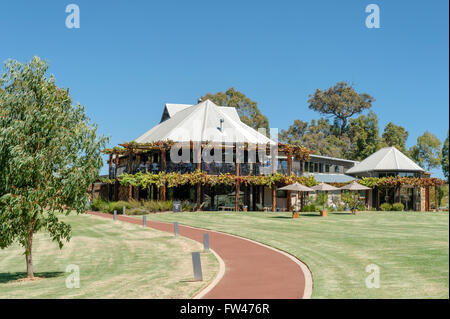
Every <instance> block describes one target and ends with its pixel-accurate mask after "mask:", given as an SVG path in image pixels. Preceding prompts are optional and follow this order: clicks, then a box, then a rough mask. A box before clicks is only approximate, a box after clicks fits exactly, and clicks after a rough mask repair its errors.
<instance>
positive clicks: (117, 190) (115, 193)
mask: <svg viewBox="0 0 450 319" xmlns="http://www.w3.org/2000/svg"><path fill="white" fill-rule="evenodd" d="M118 167H119V154H116V167H114V178H115V181H114V200H119V187H120V185H119V183H118V181H117V168H118Z"/></svg>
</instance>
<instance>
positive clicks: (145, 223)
mask: <svg viewBox="0 0 450 319" xmlns="http://www.w3.org/2000/svg"><path fill="white" fill-rule="evenodd" d="M142 226H144V227H145V226H147V216H145V215H144V216H142Z"/></svg>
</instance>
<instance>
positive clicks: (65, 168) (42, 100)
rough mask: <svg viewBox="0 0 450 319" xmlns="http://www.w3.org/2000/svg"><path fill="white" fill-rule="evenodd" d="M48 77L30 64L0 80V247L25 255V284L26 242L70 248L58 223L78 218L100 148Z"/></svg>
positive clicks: (8, 70)
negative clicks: (39, 235)
mask: <svg viewBox="0 0 450 319" xmlns="http://www.w3.org/2000/svg"><path fill="white" fill-rule="evenodd" d="M47 69H48V66H47V64H46V63H45V62H43V61H42V60H40V59H39V58H37V57H34V58H33V59H32V60H31V61H30V62H29V63H27V64H21V63H19V62H17V61H13V60H10V61H8V62H7V63H6V64H5V72H4V73H3V74H2V76H1V79H0V87H1V88H2V90H0V141H1V143H0V247H1V248H2V249H3V248H5V247H8V246H9V245H11V244H13V243H14V242H18V243H19V244H20V245H21V246H22V247H24V250H25V259H26V266H27V276H28V277H29V278H33V277H34V271H33V259H32V248H33V234H34V233H36V232H37V231H47V232H48V233H49V234H50V237H51V238H52V240H54V241H56V242H57V243H58V245H59V247H60V248H62V246H63V241H68V240H70V236H71V227H70V225H68V224H66V223H64V222H62V221H60V220H59V218H58V217H59V215H61V214H65V215H67V214H69V212H70V211H71V210H75V211H76V212H77V213H83V212H85V210H86V208H87V205H88V200H89V195H88V188H89V186H90V185H91V183H92V182H94V180H95V179H96V177H97V176H98V172H99V169H100V168H101V166H102V158H101V153H100V150H101V149H102V148H103V147H104V146H105V143H106V142H107V139H106V138H104V137H103V136H98V135H97V132H96V131H97V127H96V125H94V124H91V123H90V121H89V119H88V118H87V117H86V114H85V111H84V108H83V107H82V106H81V105H79V104H77V105H72V101H71V98H70V96H69V91H68V90H64V89H61V88H59V87H57V86H56V84H55V79H54V77H53V76H50V77H46V73H47Z"/></svg>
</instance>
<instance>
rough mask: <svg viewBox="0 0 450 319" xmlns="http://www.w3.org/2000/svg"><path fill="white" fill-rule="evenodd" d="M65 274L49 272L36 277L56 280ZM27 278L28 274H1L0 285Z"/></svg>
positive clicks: (38, 274)
mask: <svg viewBox="0 0 450 319" xmlns="http://www.w3.org/2000/svg"><path fill="white" fill-rule="evenodd" d="M63 274H64V272H62V271H47V272H35V273H34V276H35V277H39V278H55V277H60V276H62V275H63ZM26 277H27V273H26V272H7V273H4V272H3V273H0V284H4V283H7V282H11V281H15V280H19V279H24V278H26Z"/></svg>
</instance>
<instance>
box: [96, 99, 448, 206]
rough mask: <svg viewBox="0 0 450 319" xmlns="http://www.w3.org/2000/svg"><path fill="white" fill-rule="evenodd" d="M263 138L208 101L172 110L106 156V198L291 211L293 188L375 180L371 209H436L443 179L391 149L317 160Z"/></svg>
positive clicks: (230, 111)
mask: <svg viewBox="0 0 450 319" xmlns="http://www.w3.org/2000/svg"><path fill="white" fill-rule="evenodd" d="M264 133H265V132H260V131H257V130H255V129H253V128H251V127H249V126H248V125H246V124H245V123H243V122H242V121H241V120H240V118H239V115H238V113H237V111H236V109H235V108H233V107H224V106H218V105H216V104H214V103H213V102H211V101H210V100H206V101H203V102H200V103H198V104H196V105H188V104H166V105H165V106H164V109H163V113H162V116H161V121H160V123H159V124H158V125H156V126H154V127H153V128H151V129H150V130H148V131H147V132H145V133H144V134H142V135H141V136H139V137H137V138H136V139H135V140H134V141H133V142H130V143H123V144H120V147H115V148H112V149H109V150H106V153H108V154H109V174H108V175H109V176H108V177H109V179H110V180H112V181H113V182H112V183H110V184H108V185H107V186H105V187H102V191H101V193H102V196H103V197H106V198H107V199H109V200H128V199H131V198H133V199H137V200H147V199H161V200H172V199H179V200H188V201H190V202H193V203H196V205H197V208H198V209H200V208H202V209H207V210H236V211H238V210H245V209H248V210H263V209H264V210H272V211H275V210H282V211H283V210H289V209H290V207H291V205H292V203H293V201H294V200H295V198H293V197H295V196H296V195H297V194H291V192H289V191H277V188H279V187H280V186H284V185H285V184H287V183H292V182H294V181H298V182H301V183H305V184H308V183H316V182H325V183H330V184H335V185H342V184H345V183H348V182H351V181H353V180H355V179H361V178H377V179H380V180H381V182H380V183H379V184H374V185H375V186H373V190H372V191H368V192H364V194H361V196H362V197H364V200H365V203H366V204H367V206H369V207H376V208H378V207H379V206H380V205H381V204H382V203H384V202H390V203H394V202H402V203H404V205H405V208H406V209H409V210H429V209H430V194H429V189H430V185H437V184H438V183H439V181H436V179H430V180H426V178H428V177H429V175H427V173H426V172H425V171H424V170H423V169H422V168H421V167H419V166H418V165H417V164H415V163H414V162H413V161H412V160H411V159H409V158H408V157H407V156H405V155H404V154H402V153H401V152H400V151H398V150H397V149H395V148H393V147H389V148H383V149H381V150H379V151H378V152H376V153H374V154H372V155H371V156H369V157H368V158H366V159H365V160H363V161H362V162H357V161H352V160H346V159H341V158H333V157H327V156H321V155H315V154H312V152H313V150H312V151H311V150H308V149H306V148H304V147H301V146H293V145H287V144H282V143H278V142H277V141H276V140H273V139H271V138H269V137H267V136H266V135H265V134H264ZM124 173H127V174H133V176H135V177H136V178H138V177H139V178H140V177H141V176H142V174H145V173H152V174H150V175H151V178H150V180H151V181H150V182H148V179H147V180H146V182H148V183H136V185H123V184H124V183H119V181H118V179H120V178H121V175H122V174H124ZM141 173H142V174H141ZM147 175H149V174H147ZM383 177H385V179H383ZM387 177H408V178H409V179H407V180H400V179H396V180H395V181H394V182H395V183H396V184H395V186H392V185H391V184H392V183H391V184H389V183H388V182H392V181H390V180H386V178H387ZM169 179H170V180H169ZM413 182H414V183H413ZM424 182H428V184H426V183H424ZM383 183H384V184H383ZM144 184H145V186H142V185H144ZM409 184H411V185H409ZM425 184H426V185H425ZM335 193H337V194H335V195H339V193H340V192H335Z"/></svg>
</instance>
